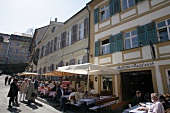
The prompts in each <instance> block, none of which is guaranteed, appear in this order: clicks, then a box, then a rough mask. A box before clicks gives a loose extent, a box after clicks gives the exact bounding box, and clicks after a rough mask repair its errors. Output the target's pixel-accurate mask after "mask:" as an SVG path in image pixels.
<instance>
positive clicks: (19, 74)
mask: <svg viewBox="0 0 170 113" xmlns="http://www.w3.org/2000/svg"><path fill="white" fill-rule="evenodd" d="M17 75H18V76H24V75H25V76H32V75H39V74H38V73H32V72H22V73H18V74H17Z"/></svg>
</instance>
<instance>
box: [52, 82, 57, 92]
mask: <svg viewBox="0 0 170 113" xmlns="http://www.w3.org/2000/svg"><path fill="white" fill-rule="evenodd" d="M50 91H57V88H56V84H55V82H54V81H53V86H52V88H51V90H50Z"/></svg>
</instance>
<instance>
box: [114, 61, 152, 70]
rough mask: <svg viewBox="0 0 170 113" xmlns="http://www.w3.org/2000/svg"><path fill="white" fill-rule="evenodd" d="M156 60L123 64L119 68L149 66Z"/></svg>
mask: <svg viewBox="0 0 170 113" xmlns="http://www.w3.org/2000/svg"><path fill="white" fill-rule="evenodd" d="M153 65H154V62H144V63H139V64H128V65H122V66H118V67H117V69H118V70H122V69H130V68H139V67H148V66H153Z"/></svg>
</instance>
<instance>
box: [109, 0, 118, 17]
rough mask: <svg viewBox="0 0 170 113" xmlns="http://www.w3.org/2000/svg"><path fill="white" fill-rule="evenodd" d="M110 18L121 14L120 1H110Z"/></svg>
mask: <svg viewBox="0 0 170 113" xmlns="http://www.w3.org/2000/svg"><path fill="white" fill-rule="evenodd" d="M109 10H110V16H112V15H114V14H116V13H119V12H120V0H110V1H109Z"/></svg>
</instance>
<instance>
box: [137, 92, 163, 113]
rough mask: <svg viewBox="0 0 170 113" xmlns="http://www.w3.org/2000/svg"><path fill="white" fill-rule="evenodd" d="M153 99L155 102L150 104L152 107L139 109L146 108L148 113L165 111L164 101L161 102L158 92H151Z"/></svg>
mask: <svg viewBox="0 0 170 113" xmlns="http://www.w3.org/2000/svg"><path fill="white" fill-rule="evenodd" d="M151 101H152V102H153V104H152V105H151V106H150V108H146V107H142V108H139V109H138V110H146V111H148V113H165V110H164V107H163V105H162V103H161V102H159V95H158V94H157V93H152V94H151Z"/></svg>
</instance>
